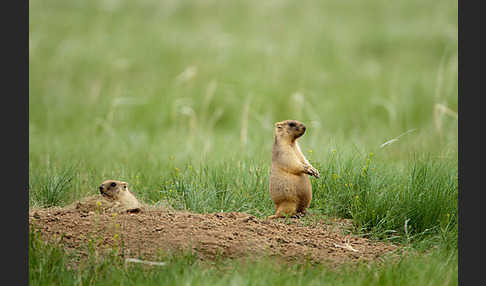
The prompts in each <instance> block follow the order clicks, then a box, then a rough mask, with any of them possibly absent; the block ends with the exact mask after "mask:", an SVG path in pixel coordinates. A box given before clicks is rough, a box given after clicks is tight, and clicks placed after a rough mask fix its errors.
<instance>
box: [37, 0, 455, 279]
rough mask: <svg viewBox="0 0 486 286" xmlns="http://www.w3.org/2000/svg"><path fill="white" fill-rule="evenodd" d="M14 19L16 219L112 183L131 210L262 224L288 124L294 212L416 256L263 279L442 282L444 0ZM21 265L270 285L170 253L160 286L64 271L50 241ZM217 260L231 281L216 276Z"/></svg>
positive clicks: (55, 271) (237, 4)
mask: <svg viewBox="0 0 486 286" xmlns="http://www.w3.org/2000/svg"><path fill="white" fill-rule="evenodd" d="M29 5H30V10H29V14H30V15H29V26H30V32H29V56H30V57H29V61H30V64H29V205H30V206H31V207H38V206H40V207H48V206H54V205H66V204H69V203H71V202H72V201H74V200H76V199H79V198H81V197H83V196H86V195H88V194H93V193H96V190H97V186H98V185H99V184H100V183H101V182H102V181H104V180H105V179H120V180H124V181H127V182H128V183H129V185H130V188H131V190H133V191H134V192H135V193H136V194H137V196H138V197H140V198H141V199H142V200H144V201H145V202H147V203H151V204H157V203H163V202H165V201H167V202H169V204H170V205H171V206H173V207H174V208H176V209H187V210H191V211H194V212H200V213H205V212H215V211H241V212H247V213H251V214H254V215H256V216H258V217H264V216H267V215H269V214H271V213H272V210H273V205H272V202H271V200H270V198H269V196H268V175H269V168H270V163H271V147H272V143H273V130H272V129H273V123H274V122H276V121H281V120H284V119H297V120H300V121H302V122H304V123H305V124H306V125H307V126H308V129H307V130H308V131H307V133H306V134H305V135H304V136H303V137H302V138H301V139H300V142H301V147H302V149H303V152H304V153H305V155H306V156H307V158H308V159H309V160H310V161H311V163H312V164H313V165H314V166H315V167H316V168H318V169H319V171H320V173H321V178H320V179H314V178H312V179H311V181H312V185H313V200H312V204H311V212H312V213H315V214H324V215H327V216H337V217H342V218H351V219H353V221H354V223H355V225H356V226H357V227H356V229H355V230H354V231H355V233H356V234H360V235H366V236H369V237H371V238H373V239H381V240H389V241H393V242H396V243H402V244H403V245H404V246H406V247H412V248H413V249H416V250H418V251H419V253H420V254H419V255H418V256H417V257H412V258H410V257H407V258H404V259H403V262H401V263H400V264H398V265H386V266H378V265H375V266H372V267H370V268H369V269H368V268H363V269H360V271H350V273H348V274H349V275H348V276H349V278H347V277H348V276H346V277H344V278H343V277H341V276H342V275H341V274H335V272H333V271H331V270H329V271H327V270H326V271H323V270H322V269H321V268H319V267H323V266H309V267H301V266H289V267H290V268H289V269H280V270H278V271H275V276H273V275H271V276H269V278H268V279H270V280H268V281H267V282H268V283H269V284H280V283H279V282H280V281H286V283H289V284H294V282H295V284H299V283H301V284H312V283H316V284H317V281H330V282H332V284H333V285H334V284H337V285H340V284H344V285H353V284H359V285H366V284H367V283H368V284H370V285H375V284H378V285H408V284H413V285H416V284H417V283H418V284H422V285H427V284H430V285H442V284H446V285H449V284H454V283H457V281H455V280H456V277H457V193H458V187H457V140H458V139H457V112H456V110H457V104H458V97H457V89H458V80H457V76H458V74H457V64H458V63H457V57H458V49H457V44H458V42H457V1H418V0H411V1H391V2H390V1H383V0H371V1H366V2H362V1H355V0H351V1H337V0H327V1H298V2H296V1H290V0H283V1H264V2H261V1H256V0H250V1H148V0H145V1H136V2H133V1H110V0H105V1H94V0H87V1H77V2H69V1H68V2H66V1H59V0H46V1H39V0H35V1H30V3H29ZM444 110H446V111H444ZM394 138H396V139H397V140H394V141H390V140H392V139H394ZM385 142H391V143H390V144H387V145H385V146H384V147H380V146H382V144H383V143H385ZM424 250H427V251H425V252H424ZM29 251H30V252H29V253H30V254H31V255H30V256H31V257H34V258H35V257H37V258H38V260H36V261H32V259H33V258H31V257H29V259H31V260H30V261H31V262H33V263H31V264H30V266H29V270H30V272H31V273H34V274H32V275H31V277H30V279H31V282H33V284H40V285H42V284H56V283H57V284H59V285H61V284H64V283H62V282H66V283H67V284H73V283H74V282H73V281H82V284H83V285H85V284H97V285H99V284H110V283H109V282H108V281H110V279H114V281H118V284H122V282H121V281H135V282H140V283H142V282H147V283H148V284H151V283H155V282H154V281H160V279H172V280H170V281H167V282H168V283H173V284H174V283H175V284H183V283H184V281H189V282H190V283H191V284H198V283H203V282H206V283H208V284H217V283H222V284H223V283H224V284H225V285H226V284H231V283H234V284H252V285H255V284H256V283H255V279H257V278H258V277H261V276H263V274H266V273H273V272H274V271H271V267H273V266H272V265H271V263H270V262H263V261H262V262H261V263H257V264H255V266H253V267H247V268H242V269H240V268H239V267H238V266H236V264H232V263H233V262H220V263H216V264H215V265H214V266H213V267H209V268H208V267H205V268H204V267H203V268H198V267H200V266H198V265H197V264H196V265H195V264H194V263H193V262H191V261H192V260H191V259H189V260H187V259H188V258H184V257H185V256H183V257H174V258H172V259H173V261H174V265H171V266H170V267H167V268H165V269H164V270H162V271H163V272H160V271H161V270H160V269H157V270H156V271H151V270H142V269H136V268H135V269H134V268H130V270H126V269H125V268H123V267H121V266H120V267H118V266H117V267H114V268H113V269H112V268H108V267H106V265H108V264H103V263H105V262H99V263H98V262H97V263H95V264H94V265H93V266H92V267H95V268H96V269H98V270H96V271H98V272H96V271H95V272H96V273H99V274H96V275H95V274H93V271H91V270H89V271H88V270H87V269H84V270H83V269H81V270H79V271H74V270H72V271H68V270H66V269H65V267H64V263H66V259H67V256H68V255H67V254H65V253H63V252H62V250H55V248H52V246H50V245H49V246H45V248H42V247H41V246H40V244H39V245H37V246H35V247H34V246H33V245H32V244H31V246H30V248H29ZM47 252H49V253H52V256H48V257H50V258H45V259H44V258H42V257H44V256H45V255H47V254H46V253H47ZM109 259H114V260H109ZM109 259H108V260H107V262H106V263H115V265H118V264H116V263H118V262H116V258H109ZM227 263H229V264H230V265H229V266H228V267H229V269H237V270H238V271H236V272H234V273H233V272H232V271H226V272H224V271H220V270H218V269H219V267H220V266H221V265H226V264H227ZM186 264H189V265H191V267H190V269H195V270H194V272H187V271H188V270H183V269H185V267H184V265H186ZM103 265H105V266H103ZM201 267H202V266H201ZM299 267H301V268H299ZM321 272H322V273H321ZM35 273H37V274H35ZM40 273H44V274H42V275H41V274H40ZM401 273H403V274H401ZM36 275H37V276H36ZM165 277H167V278H165ZM404 277H409V281H408V280H407V281H404V279H405V278H404ZM284 278H285V279H284ZM63 279H65V280H63ZM73 279H74V280H73ZM78 279H81V280H78ZM186 279H187V280H186ZM280 279H283V280H280ZM394 280H395V281H396V282H394ZM164 281H165V280H164ZM287 281H289V282H287ZM312 281H315V282H312ZM444 281H449V282H448V283H446V282H444ZM210 282H214V283H210ZM413 282H416V283H415V284H414V283H413ZM421 282H423V283H421ZM126 283H128V282H126ZM115 284H117V282H115ZM132 284H133V283H132ZM203 284H204V283H203ZM319 284H320V283H319Z"/></svg>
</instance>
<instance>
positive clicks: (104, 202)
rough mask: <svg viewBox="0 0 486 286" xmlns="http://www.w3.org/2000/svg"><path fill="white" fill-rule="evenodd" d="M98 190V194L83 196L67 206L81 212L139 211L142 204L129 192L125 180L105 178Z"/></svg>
mask: <svg viewBox="0 0 486 286" xmlns="http://www.w3.org/2000/svg"><path fill="white" fill-rule="evenodd" d="M112 184H114V185H113V186H112ZM99 192H100V194H97V195H92V196H88V197H85V198H83V199H82V200H80V201H77V202H74V203H73V204H71V205H69V206H68V207H67V208H68V209H76V210H78V211H82V212H90V211H101V212H139V211H141V209H142V204H140V202H139V201H138V200H137V198H136V197H135V196H134V195H133V194H132V193H131V192H130V190H129V189H128V184H127V183H126V182H122V181H116V180H106V181H104V182H103V183H102V184H101V185H100V186H99Z"/></svg>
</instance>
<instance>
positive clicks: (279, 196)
mask: <svg viewBox="0 0 486 286" xmlns="http://www.w3.org/2000/svg"><path fill="white" fill-rule="evenodd" d="M305 129H306V127H305V125H304V124H302V123H301V122H299V121H297V120H285V121H282V122H277V123H275V132H274V133H275V143H274V144H273V148H272V169H271V171H270V197H271V198H272V200H273V202H274V203H275V215H272V216H270V217H269V218H278V217H284V216H285V215H288V216H294V215H296V214H297V213H299V214H305V211H306V209H307V208H308V207H309V205H310V202H311V199H312V186H311V183H310V180H309V177H308V176H307V175H311V176H314V177H316V178H319V172H318V171H317V170H316V169H315V168H314V167H312V165H311V164H310V163H309V162H308V161H307V159H306V158H305V157H304V155H303V154H302V151H301V150H300V148H299V144H298V143H297V138H299V137H300V136H302V135H303V134H304V132H305Z"/></svg>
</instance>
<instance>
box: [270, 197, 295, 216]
mask: <svg viewBox="0 0 486 286" xmlns="http://www.w3.org/2000/svg"><path fill="white" fill-rule="evenodd" d="M296 213H297V203H296V202H292V201H290V202H289V201H286V202H281V203H280V204H278V205H277V207H276V211H275V214H274V215H271V216H269V217H268V218H269V219H274V218H279V217H285V216H294V215H296Z"/></svg>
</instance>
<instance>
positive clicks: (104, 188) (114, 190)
mask: <svg viewBox="0 0 486 286" xmlns="http://www.w3.org/2000/svg"><path fill="white" fill-rule="evenodd" d="M122 192H129V190H128V183H125V182H121V181H116V180H106V181H104V182H103V183H102V184H101V185H100V193H101V194H102V195H103V196H105V197H109V198H112V199H116V198H117V197H118V196H119V195H120V194H121V193H122Z"/></svg>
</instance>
